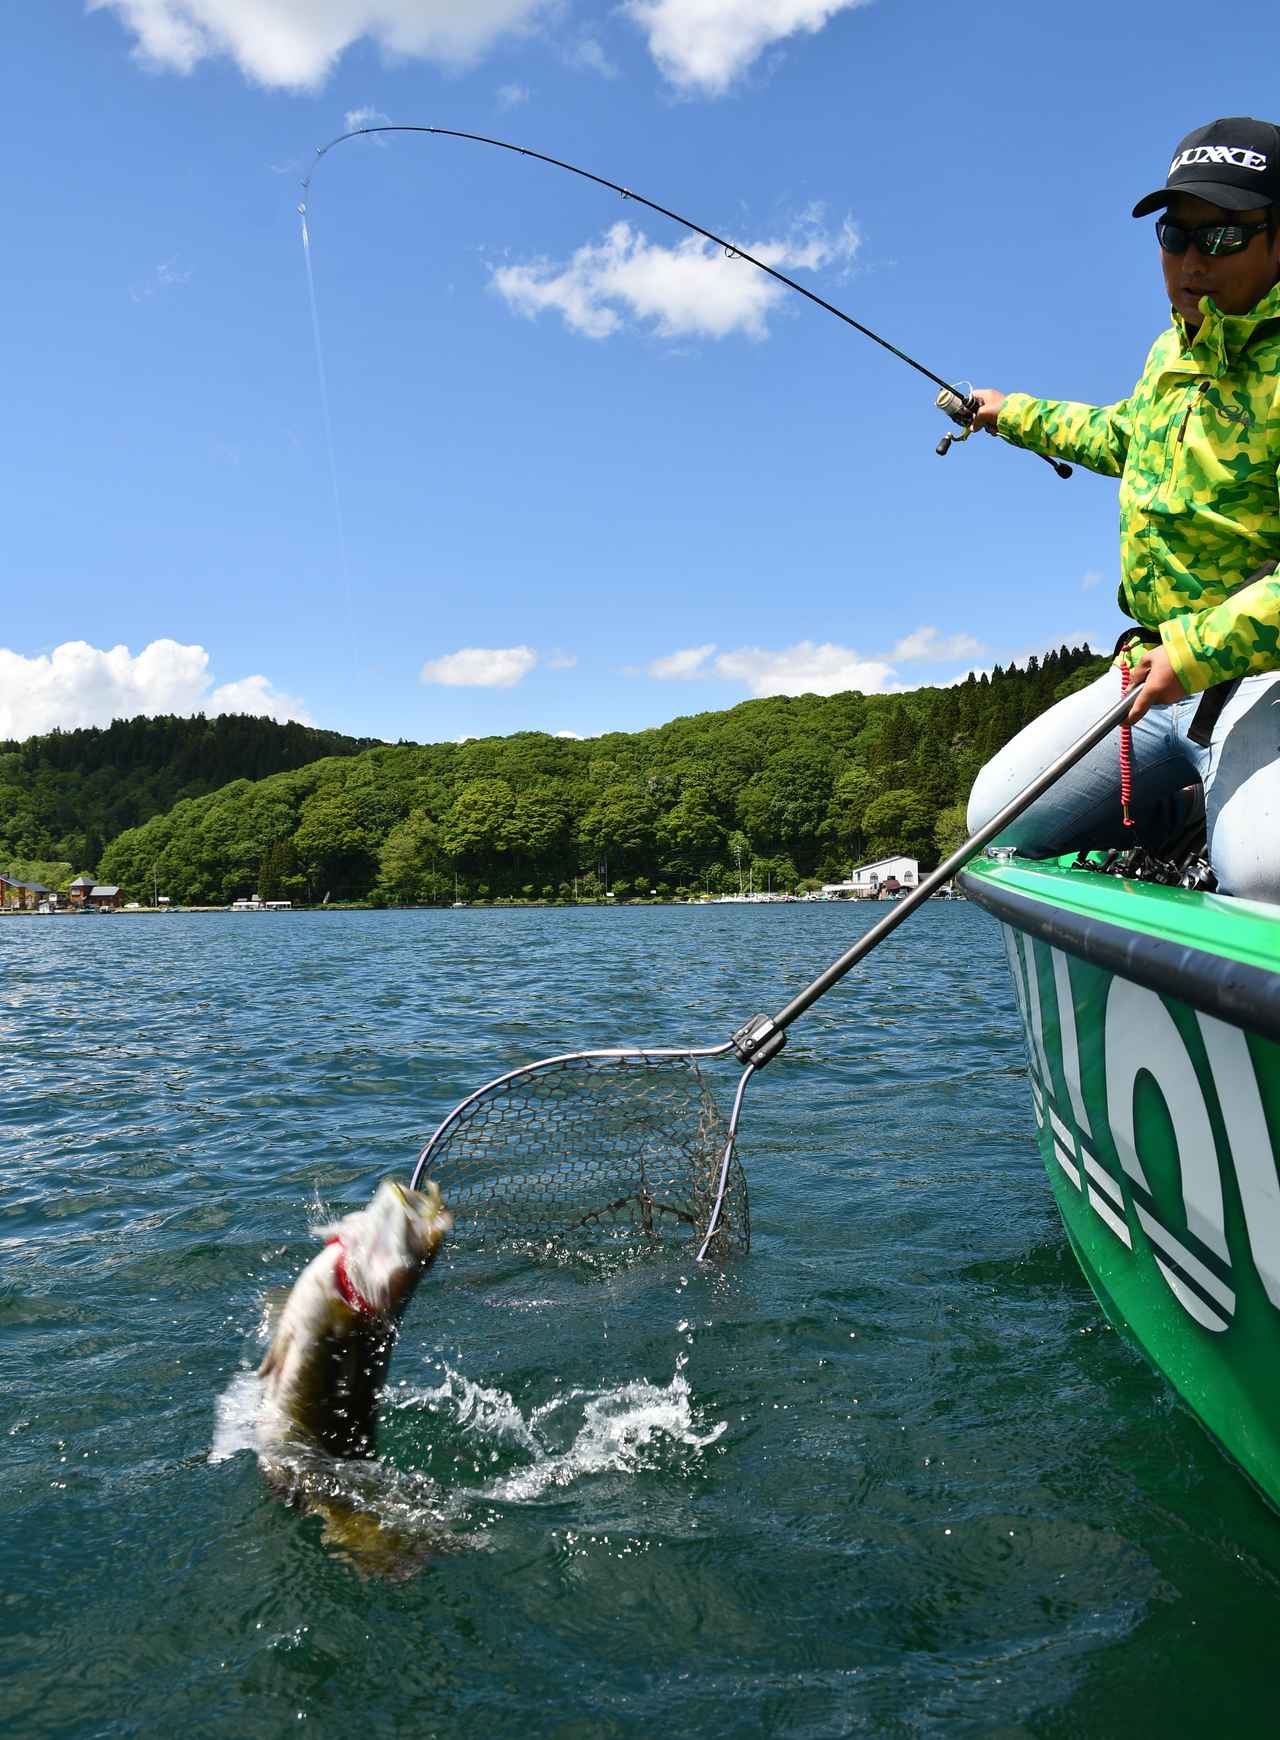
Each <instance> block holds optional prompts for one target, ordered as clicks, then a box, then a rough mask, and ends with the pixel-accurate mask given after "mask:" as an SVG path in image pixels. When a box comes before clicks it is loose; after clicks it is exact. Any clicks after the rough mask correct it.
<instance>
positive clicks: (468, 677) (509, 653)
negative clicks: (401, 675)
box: [418, 646, 538, 689]
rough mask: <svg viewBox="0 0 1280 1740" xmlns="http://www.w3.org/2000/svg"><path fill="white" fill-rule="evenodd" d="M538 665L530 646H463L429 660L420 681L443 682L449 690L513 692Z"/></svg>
mask: <svg viewBox="0 0 1280 1740" xmlns="http://www.w3.org/2000/svg"><path fill="white" fill-rule="evenodd" d="M537 662H538V655H537V653H536V652H534V650H533V648H532V647H531V646H506V647H485V646H464V647H462V648H461V649H460V650H459V651H458V652H453V653H445V654H444V656H443V657H442V658H438V659H428V660H427V662H426V664H424V665H423V667H422V670H421V671H420V673H419V676H418V681H419V682H422V683H442V684H444V686H445V687H446V688H449V689H513V688H514V687H515V686H516V684H517V683H518V682H519V681H520V680H521V678H522V677H527V676H528V674H529V672H530V671H531V670H532V669H533V667H534V666H535V665H536V664H537Z"/></svg>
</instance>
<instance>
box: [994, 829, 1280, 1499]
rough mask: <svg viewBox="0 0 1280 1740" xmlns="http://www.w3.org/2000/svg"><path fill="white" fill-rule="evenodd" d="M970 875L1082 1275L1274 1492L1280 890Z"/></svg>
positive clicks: (1045, 875)
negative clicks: (1017, 1019) (990, 920)
mask: <svg viewBox="0 0 1280 1740" xmlns="http://www.w3.org/2000/svg"><path fill="white" fill-rule="evenodd" d="M962 885H963V887H964V890H965V892H966V894H968V895H969V896H970V897H971V898H972V899H974V900H976V901H978V902H979V903H980V904H981V905H983V906H984V907H986V908H987V909H988V910H989V911H990V912H992V913H993V915H994V916H995V917H996V918H997V919H998V920H999V921H1000V923H1001V926H1002V929H1003V931H1004V938H1005V946H1006V950H1007V952H1008V956H1009V965H1010V970H1011V972H1012V974H1013V981H1014V988H1015V992H1016V995H1017V1001H1018V1007H1019V1010H1020V1012H1021V1015H1022V1021H1023V1027H1024V1032H1025V1036H1026V1042H1027V1056H1028V1062H1029V1066H1030V1075H1031V1083H1032V1101H1033V1110H1034V1115H1035V1122H1036V1129H1037V1134H1038V1139H1039V1145H1040V1152H1041V1155H1042V1158H1043V1160H1044V1164H1045V1169H1046V1171H1047V1173H1048V1176H1049V1181H1050V1185H1051V1187H1052V1190H1053V1193H1054V1196H1055V1198H1056V1200H1057V1204H1058V1208H1059V1210H1060V1211H1061V1214H1062V1218H1063V1222H1064V1223H1065V1226H1066V1229H1067V1234H1068V1237H1069V1238H1070V1240H1071V1244H1072V1247H1073V1248H1074V1250H1075V1253H1076V1256H1077V1258H1078V1259H1079V1262H1080V1265H1081V1267H1082V1269H1083V1270H1084V1273H1085V1275H1086V1276H1087V1278H1088V1280H1089V1282H1090V1285H1091V1286H1092V1287H1093V1290H1094V1292H1095V1293H1096V1295H1097V1297H1098V1299H1099V1301H1100V1303H1101V1305H1102V1308H1103V1310H1104V1311H1105V1312H1106V1314H1107V1316H1108V1318H1109V1319H1110V1320H1111V1322H1112V1323H1113V1324H1114V1325H1115V1326H1116V1328H1117V1329H1119V1330H1120V1331H1122V1332H1123V1333H1124V1334H1125V1335H1126V1336H1128V1337H1129V1338H1130V1339H1131V1340H1132V1341H1133V1342H1135V1343H1136V1344H1137V1346H1138V1347H1139V1348H1140V1349H1141V1350H1142V1352H1143V1353H1144V1354H1145V1355H1146V1356H1147V1357H1148V1358H1149V1359H1150V1360H1151V1361H1152V1362H1153V1364H1154V1365H1155V1366H1156V1367H1157V1369H1158V1370H1159V1371H1160V1372H1162V1373H1163V1375H1164V1376H1165V1377H1166V1378H1167V1379H1168V1381H1169V1382H1170V1383H1171V1384H1172V1385H1173V1386H1174V1388H1175V1389H1176V1390H1177V1392H1178V1394H1179V1395H1180V1396H1181V1397H1182V1398H1183V1400H1184V1401H1185V1402H1186V1404H1187V1405H1188V1407H1190V1408H1191V1409H1192V1411H1193V1412H1194V1413H1195V1414H1196V1415H1197V1417H1198V1418H1199V1419H1200V1420H1201V1422H1202V1423H1203V1424H1204V1426H1205V1427H1206V1428H1207V1429H1208V1431H1209V1432H1210V1433H1211V1434H1212V1435H1213V1436H1214V1438H1216V1439H1217V1441H1218V1442H1219V1444H1221V1446H1222V1447H1223V1448H1224V1449H1225V1450H1226V1451H1227V1453H1228V1454H1229V1455H1230V1456H1231V1457H1233V1458H1234V1460H1235V1461H1236V1462H1237V1463H1238V1464H1239V1465H1240V1467H1241V1468H1242V1469H1243V1470H1244V1471H1245V1473H1246V1474H1247V1475H1248V1476H1249V1478H1250V1479H1251V1480H1252V1481H1253V1482H1254V1483H1255V1484H1256V1485H1257V1486H1258V1488H1259V1489H1260V1490H1261V1492H1262V1493H1263V1494H1264V1495H1265V1497H1266V1498H1267V1499H1268V1500H1269V1501H1270V1502H1271V1503H1272V1504H1273V1505H1275V1506H1277V1507H1278V1508H1280V1167H1278V1165H1277V1156H1278V1155H1280V972H1277V970H1276V968H1277V966H1280V909H1278V908H1271V907H1266V906H1261V905H1258V904H1255V903H1252V902H1247V901H1232V900H1227V899H1224V898H1222V897H1219V896H1214V895H1205V894H1196V893H1188V892H1185V891H1183V890H1177V889H1165V888H1159V887H1152V886H1150V885H1147V884H1142V883H1135V882H1125V881H1122V880H1120V879H1118V878H1114V877H1109V876H1102V875H1096V874H1092V873H1090V872H1088V871H1081V870H1078V869H1077V870H1069V869H1066V868H1064V867H1061V866H1059V865H1056V864H1033V863H1031V862H1029V861H1027V860H1020V859H1016V858H1015V859H1007V858H1006V859H1005V861H1002V862H990V861H987V860H979V861H977V862H975V863H974V864H973V865H971V866H970V868H969V869H968V870H966V871H965V872H964V875H963V878H962Z"/></svg>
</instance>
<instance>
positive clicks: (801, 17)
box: [626, 0, 867, 97]
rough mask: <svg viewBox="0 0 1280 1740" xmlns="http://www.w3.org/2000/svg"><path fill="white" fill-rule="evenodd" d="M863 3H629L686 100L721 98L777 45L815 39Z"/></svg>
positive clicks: (669, 0)
mask: <svg viewBox="0 0 1280 1740" xmlns="http://www.w3.org/2000/svg"><path fill="white" fill-rule="evenodd" d="M866 4H867V0H627V6H626V10H627V12H629V13H630V15H631V17H632V18H633V19H635V21H636V23H637V24H638V25H639V26H640V28H641V29H642V30H643V31H644V33H645V36H646V37H647V39H648V43H649V52H650V53H651V54H652V56H653V58H654V60H655V61H657V63H658V66H659V68H660V69H661V71H662V73H663V75H664V77H665V78H667V79H669V80H670V82H671V83H672V84H673V85H675V86H676V88H677V89H678V90H681V91H684V92H686V93H688V94H690V95H694V94H696V95H700V96H708V97H718V96H722V95H723V94H724V92H725V91H727V90H728V88H729V86H730V85H731V84H732V83H733V82H734V80H735V79H737V78H739V77H740V76H741V75H742V74H743V73H744V72H746V70H747V68H748V67H749V66H750V65H751V64H752V62H753V61H754V60H755V59H756V58H757V57H758V56H759V55H760V54H762V53H763V52H764V50H765V49H766V48H768V47H770V46H771V45H772V44H773V43H775V42H781V41H782V40H783V39H784V38H785V37H788V36H794V35H796V34H797V33H799V32H805V33H807V34H809V35H811V36H812V35H813V34H814V33H815V32H817V31H819V30H821V29H822V27H823V25H824V24H826V23H827V22H828V20H829V19H831V18H834V17H835V15H836V14H837V13H838V12H847V11H850V10H852V9H853V8H854V7H856V6H863V5H866Z"/></svg>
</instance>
